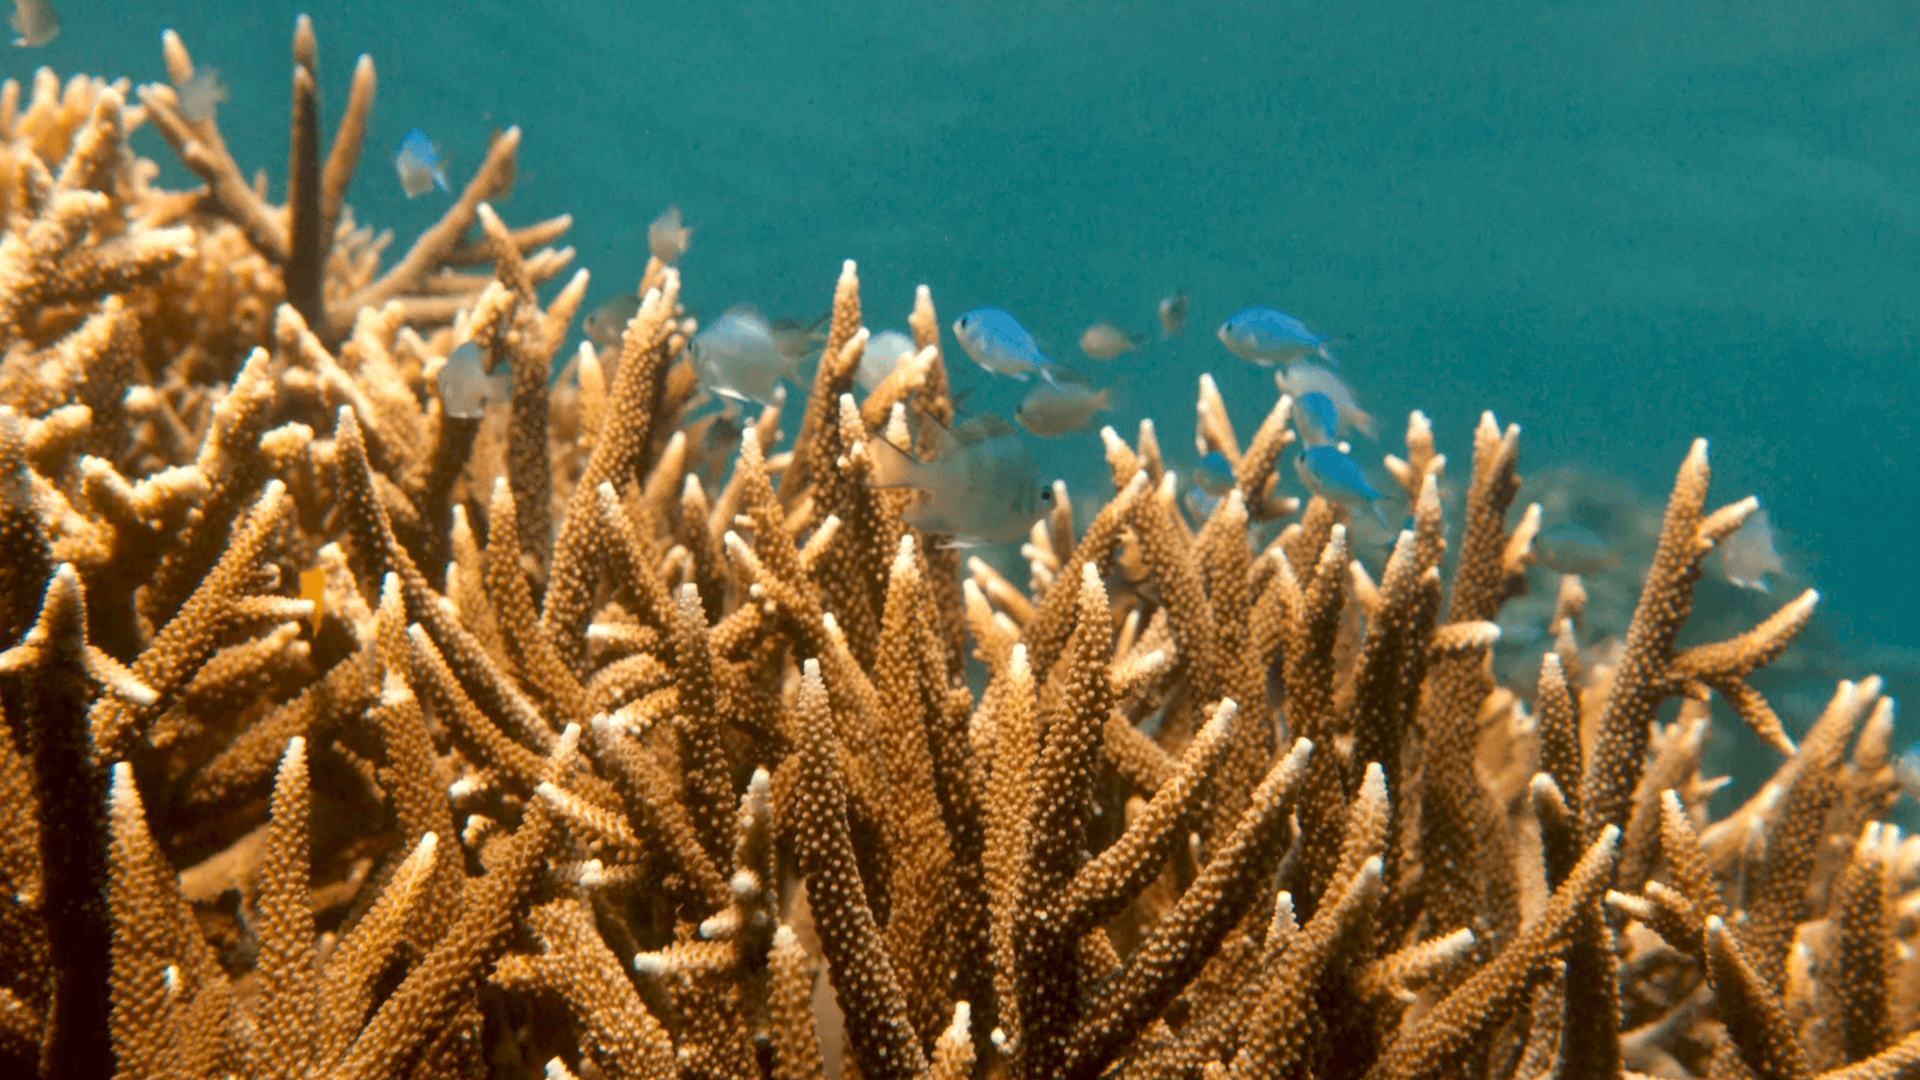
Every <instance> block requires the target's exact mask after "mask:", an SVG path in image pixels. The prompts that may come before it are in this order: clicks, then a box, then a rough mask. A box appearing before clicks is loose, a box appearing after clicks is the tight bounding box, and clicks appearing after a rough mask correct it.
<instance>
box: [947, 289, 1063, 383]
mask: <svg viewBox="0 0 1920 1080" xmlns="http://www.w3.org/2000/svg"><path fill="white" fill-rule="evenodd" d="M953 336H954V337H957V338H959V339H960V347H961V348H962V349H965V350H966V351H967V355H968V356H970V357H972V358H973V362H974V363H976V364H979V365H980V366H981V367H983V368H986V369H987V370H988V371H991V372H995V373H997V374H1000V375H1011V376H1013V377H1014V378H1016V379H1019V380H1020V381H1021V382H1026V381H1027V377H1028V376H1030V375H1032V374H1033V373H1034V372H1036V371H1037V372H1039V373H1040V377H1041V378H1043V379H1045V380H1047V381H1048V382H1053V381H1054V378H1053V372H1052V371H1050V370H1048V369H1049V368H1051V367H1052V366H1053V360H1052V358H1050V357H1048V356H1047V355H1046V354H1045V353H1043V352H1041V351H1040V343H1039V342H1037V341H1035V340H1033V335H1032V334H1029V333H1027V328H1026V327H1024V326H1021V325H1020V320H1018V319H1016V318H1014V317H1013V316H1012V315H1010V314H1008V313H1007V312H1006V311H1004V310H1002V309H1000V308H996V307H983V308H974V309H973V310H972V311H969V312H967V313H966V314H964V315H962V316H960V317H959V318H957V319H955V320H953ZM1056 385H1057V384H1056Z"/></svg>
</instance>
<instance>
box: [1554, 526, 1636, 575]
mask: <svg viewBox="0 0 1920 1080" xmlns="http://www.w3.org/2000/svg"><path fill="white" fill-rule="evenodd" d="M1533 557H1534V560H1535V561H1536V562H1538V563H1539V564H1540V565H1541V566H1544V567H1546V568H1547V569H1549V570H1556V571H1558V572H1560V573H1562V574H1599V573H1604V572H1605V571H1608V570H1611V569H1613V568H1614V567H1616V566H1619V565H1620V553H1619V552H1617V551H1615V550H1613V548H1612V547H1610V546H1608V544H1607V542H1606V541H1605V540H1602V539H1600V537H1598V536H1596V535H1595V534H1594V532H1593V530H1592V529H1589V528H1587V527H1586V526H1585V525H1582V524H1580V523H1579V522H1577V521H1563V522H1561V523H1560V524H1558V525H1549V526H1547V527H1546V528H1544V529H1541V530H1540V534H1539V535H1538V536H1535V537H1534V538H1533Z"/></svg>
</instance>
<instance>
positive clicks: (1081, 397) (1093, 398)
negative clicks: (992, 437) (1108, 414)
mask: <svg viewBox="0 0 1920 1080" xmlns="http://www.w3.org/2000/svg"><path fill="white" fill-rule="evenodd" d="M1112 403H1113V391H1112V389H1106V390H1095V389H1093V388H1092V387H1089V386H1083V385H1081V384H1079V383H1075V382H1068V381H1067V380H1065V379H1062V380H1060V382H1059V385H1057V386H1056V385H1053V384H1050V383H1041V384H1040V385H1039V386H1036V387H1034V388H1033V392H1032V393H1030V394H1028V395H1027V397H1026V400H1024V401H1022V402H1021V403H1020V408H1019V410H1018V411H1017V412H1015V413H1014V414H1013V418H1014V419H1015V420H1018V421H1019V422H1020V426H1021V427H1023V428H1026V429H1027V430H1028V431H1031V432H1033V433H1034V434H1035V435H1039V436H1041V437H1042V438H1052V437H1053V436H1055V435H1065V434H1066V433H1067V432H1069V431H1079V430H1080V429H1081V428H1083V427H1086V426H1087V423H1088V421H1091V420H1092V419H1093V414H1094V413H1098V412H1105V411H1106V410H1107V407H1108V406H1109V405H1111V404H1112Z"/></svg>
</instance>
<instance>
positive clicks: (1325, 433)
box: [1293, 390, 1340, 446]
mask: <svg viewBox="0 0 1920 1080" xmlns="http://www.w3.org/2000/svg"><path fill="white" fill-rule="evenodd" d="M1293 424H1294V426H1295V427H1297V428H1299V429H1300V442H1301V443H1302V444H1303V445H1306V446H1325V445H1327V444H1328V443H1331V442H1332V441H1333V439H1334V436H1335V435H1336V434H1337V433H1338V432H1339V431H1340V407H1339V406H1338V405H1335V404H1334V403H1333V399H1332V398H1330V397H1328V396H1327V395H1325V394H1323V393H1321V392H1320V391H1318V390H1309V391H1307V392H1306V393H1304V394H1301V395H1300V398H1299V400H1297V401H1295V402H1294V403H1293Z"/></svg>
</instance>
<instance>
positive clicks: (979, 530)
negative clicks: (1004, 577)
mask: <svg viewBox="0 0 1920 1080" xmlns="http://www.w3.org/2000/svg"><path fill="white" fill-rule="evenodd" d="M927 423H934V421H931V420H929V421H927ZM936 426H937V425H936ZM944 436H945V437H943V438H942V439H941V440H940V456H939V457H936V458H935V459H933V460H932V461H921V460H920V459H919V458H916V457H913V456H912V455H909V454H906V453H903V452H902V451H901V450H900V449H899V448H898V447H896V446H894V445H893V444H892V443H890V442H888V441H887V440H885V439H878V438H877V439H874V440H873V441H872V442H869V443H868V444H867V446H868V447H869V449H870V452H871V453H872V454H873V458H874V465H875V468H874V476H873V483H874V486H875V487H904V488H914V489H916V490H917V491H919V493H920V496H919V498H917V499H916V500H915V501H914V502H912V503H910V504H909V505H908V506H907V509H906V512H905V514H904V515H903V516H904V517H905V519H906V521H907V523H908V524H910V525H914V526H917V527H919V528H922V529H925V530H927V531H928V532H937V533H952V534H955V535H958V536H971V537H975V538H977V539H980V540H986V541H991V542H996V543H998V542H1005V541H1011V540H1018V539H1020V538H1021V537H1023V536H1025V535H1027V529H1028V528H1029V527H1031V526H1032V525H1033V523H1034V522H1036V521H1038V520H1040V515H1041V513H1042V511H1043V509H1044V508H1043V507H1042V505H1041V503H1042V500H1045V499H1051V498H1052V497H1053V493H1052V491H1051V490H1048V489H1043V488H1042V487H1041V486H1040V466H1039V464H1038V463H1037V462H1035V461H1034V459H1033V451H1031V450H1028V449H1027V444H1026V443H1024V442H1022V441H1020V436H1019V435H1018V434H1017V433H1015V431H1014V430H1013V427H1012V425H1010V424H1008V423H1007V422H1006V421H1005V420H1002V419H1001V418H1000V417H997V416H976V417H974V418H973V419H971V420H968V421H967V422H966V423H964V424H961V425H959V426H958V427H956V428H954V429H953V430H952V431H949V432H944Z"/></svg>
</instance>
